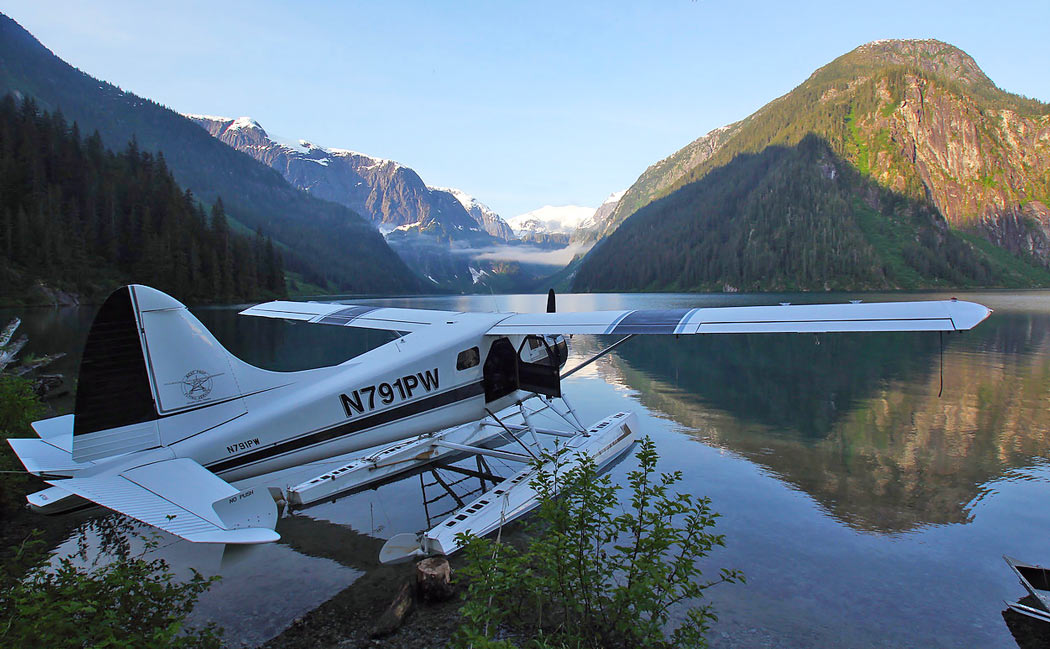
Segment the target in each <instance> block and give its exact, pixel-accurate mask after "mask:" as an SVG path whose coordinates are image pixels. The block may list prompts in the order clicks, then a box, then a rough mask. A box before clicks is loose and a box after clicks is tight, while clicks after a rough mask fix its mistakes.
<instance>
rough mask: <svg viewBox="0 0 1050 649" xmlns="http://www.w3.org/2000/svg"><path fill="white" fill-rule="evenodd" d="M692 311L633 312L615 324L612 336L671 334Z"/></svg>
mask: <svg viewBox="0 0 1050 649" xmlns="http://www.w3.org/2000/svg"><path fill="white" fill-rule="evenodd" d="M690 311H692V309H666V310H662V311H655V310H654V311H648V310H647V311H635V312H634V313H628V314H627V315H626V316H624V318H623V320H620V321H619V322H618V323H616V326H615V327H613V330H612V331H611V332H609V333H612V334H673V333H674V330H675V329H676V328H677V327H678V324H679V323H680V322H681V321H682V318H684V317H685V316H687V315H688V314H689V312H690Z"/></svg>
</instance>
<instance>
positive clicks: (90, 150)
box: [0, 95, 284, 305]
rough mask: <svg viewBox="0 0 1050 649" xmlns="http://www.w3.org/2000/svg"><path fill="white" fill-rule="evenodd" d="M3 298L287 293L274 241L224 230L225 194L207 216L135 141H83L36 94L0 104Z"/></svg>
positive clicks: (0, 294)
mask: <svg viewBox="0 0 1050 649" xmlns="http://www.w3.org/2000/svg"><path fill="white" fill-rule="evenodd" d="M0 251H2V254H0V286H3V287H4V288H3V291H0V303H3V304H7V305H11V304H18V303H20V302H30V303H32V302H35V301H39V300H40V298H41V297H42V296H40V295H38V293H39V291H40V289H39V288H38V284H37V282H38V281H40V282H43V283H44V285H45V286H47V287H48V288H50V289H58V290H62V291H67V292H72V293H76V294H78V295H80V296H83V297H85V298H86V299H97V298H101V297H105V295H107V294H108V293H109V292H110V291H112V290H113V289H114V288H116V287H117V286H119V285H120V284H125V283H129V282H135V283H142V284H149V285H151V286H155V287H157V288H159V289H161V290H164V291H167V292H169V293H171V294H173V295H176V296H178V297H179V299H181V300H184V301H190V302H193V301H214V300H223V301H227V302H229V301H234V300H242V299H249V298H263V297H270V296H276V295H282V294H283V293H284V269H283V264H282V262H281V256H280V254H279V253H278V252H277V251H276V250H275V249H274V245H273V242H272V241H271V240H270V239H269V238H268V237H265V236H264V235H263V233H262V232H261V231H256V233H255V234H254V235H241V234H237V233H233V232H231V231H230V227H229V225H228V224H227V222H226V215H225V212H224V209H223V203H222V200H221V199H216V201H215V204H214V206H213V207H212V209H211V213H210V215H208V214H206V213H205V210H204V207H203V206H202V205H201V203H200V202H199V201H197V199H196V198H195V197H194V196H193V194H192V193H191V192H189V191H183V190H182V189H181V188H180V187H179V186H178V184H177V183H176V182H175V179H174V178H173V177H172V174H171V172H170V171H169V170H168V167H167V164H166V162H165V160H164V157H163V156H162V155H157V156H154V155H153V154H150V153H146V152H143V151H141V150H140V149H139V147H138V145H137V144H136V143H135V142H134V141H133V142H131V143H130V144H129V145H128V146H127V148H126V149H125V150H124V151H123V152H122V153H119V154H116V153H113V152H111V151H109V150H107V149H106V148H105V147H104V146H103V144H102V139H101V138H100V137H99V135H98V133H95V134H93V135H91V136H89V137H87V138H84V139H82V138H81V135H80V132H79V128H78V127H77V126H76V125H75V124H74V125H73V126H72V127H70V125H69V124H68V123H67V122H66V121H65V119H64V118H63V116H62V115H61V114H59V113H55V114H48V113H40V112H38V111H37V108H36V105H35V104H34V102H33V101H32V100H26V101H23V102H21V103H20V104H19V103H16V102H15V100H14V98H13V97H11V96H10V95H8V96H7V97H5V98H4V99H3V100H2V101H0Z"/></svg>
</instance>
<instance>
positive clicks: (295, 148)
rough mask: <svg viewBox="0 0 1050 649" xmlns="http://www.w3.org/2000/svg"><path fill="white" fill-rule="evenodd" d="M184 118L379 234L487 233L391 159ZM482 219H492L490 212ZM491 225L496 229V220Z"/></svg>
mask: <svg viewBox="0 0 1050 649" xmlns="http://www.w3.org/2000/svg"><path fill="white" fill-rule="evenodd" d="M186 117H188V118H190V119H192V120H193V121H195V122H196V123H197V124H199V125H200V126H202V127H203V128H204V129H205V130H207V131H208V132H209V133H210V134H211V135H212V136H213V137H216V138H218V139H219V140H221V141H223V142H225V143H226V144H228V145H230V146H232V147H233V148H235V149H237V150H239V151H242V152H244V153H247V154H248V155H250V156H252V157H253V158H255V159H256V160H259V161H260V162H263V163H265V164H267V165H269V166H271V167H273V168H274V169H276V170H277V171H279V172H280V173H281V175H282V176H284V177H285V179H287V180H288V181H289V182H290V183H292V184H293V185H294V186H296V187H298V188H300V189H303V190H306V191H308V192H310V193H311V194H313V195H315V196H317V197H319V198H323V199H325V200H330V201H333V202H335V203H340V204H342V205H346V206H347V207H350V208H351V209H353V210H355V211H356V212H358V213H359V214H361V215H362V216H365V217H366V218H369V219H370V220H371V221H372V223H373V225H375V226H376V228H378V229H379V230H380V231H382V232H384V233H389V232H391V231H393V230H411V229H416V230H418V231H419V232H424V233H429V234H433V235H435V236H439V237H441V238H443V239H446V240H458V239H463V238H464V237H467V238H470V239H475V238H478V237H479V236H480V237H482V238H484V237H486V236H488V232H487V230H488V229H489V226H488V223H486V218H485V215H484V214H483V213H481V212H480V211H479V212H478V213H477V214H472V213H470V212H469V211H468V207H467V206H465V205H463V204H462V203H461V202H460V200H458V198H457V197H456V196H454V195H453V194H452V193H451V192H450V191H449V190H444V189H435V188H430V187H427V185H426V184H425V183H424V182H423V180H422V179H421V178H420V177H419V174H417V173H416V172H415V171H413V170H412V169H411V168H409V167H406V166H405V165H402V164H400V163H398V162H395V161H393V160H386V159H384V158H377V157H374V156H370V155H367V154H364V153H359V152H357V151H351V150H349V149H339V148H333V147H326V146H321V145H318V144H314V143H312V142H309V141H307V140H289V139H284V138H279V137H273V136H271V135H269V134H268V133H267V132H266V130H265V129H263V127H262V125H261V124H259V122H257V121H255V120H254V119H252V118H250V117H238V118H230V117H218V116H214V115H186ZM478 205H481V204H480V203H478ZM488 211H489V212H491V210H488ZM492 216H495V219H499V216H498V215H495V214H493V215H492ZM488 220H489V221H490V222H491V221H493V219H492V217H491V216H490V217H489V218H488ZM494 229H495V230H496V231H497V232H498V231H499V227H498V223H497V226H496V227H495V228H494ZM506 230H507V231H509V228H506ZM491 236H495V237H497V238H501V239H505V238H506V237H500V235H499V234H495V235H491Z"/></svg>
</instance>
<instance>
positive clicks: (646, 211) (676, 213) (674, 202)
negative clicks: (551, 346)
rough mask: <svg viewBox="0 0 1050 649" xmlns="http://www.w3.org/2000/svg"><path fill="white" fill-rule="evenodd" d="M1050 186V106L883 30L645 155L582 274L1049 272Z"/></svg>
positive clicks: (714, 282) (882, 276)
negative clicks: (731, 114)
mask: <svg viewBox="0 0 1050 649" xmlns="http://www.w3.org/2000/svg"><path fill="white" fill-rule="evenodd" d="M716 172H717V173H718V182H719V183H722V186H716V183H715V182H714V181H711V180H708V179H709V178H710V177H711V176H712V174H715V173H716ZM730 188H732V189H730ZM762 192H765V193H762ZM1048 204H1050V106H1048V105H1047V104H1044V103H1042V102H1039V101H1036V100H1032V99H1027V98H1024V97H1019V96H1017V95H1012V94H1009V93H1007V92H1004V91H1003V90H1000V89H999V88H997V87H996V86H995V85H994V84H993V83H992V82H991V80H989V79H988V77H987V76H986V75H985V74H984V73H983V72H982V71H981V70H980V68H979V67H978V65H977V64H976V62H974V61H973V59H972V58H970V57H969V56H968V55H967V54H965V53H964V52H962V51H961V50H959V49H958V48H955V47H952V46H951V45H948V44H945V43H942V42H940V41H934V40H911V41H901V40H894V41H878V42H875V43H869V44H867V45H863V46H861V47H859V48H857V49H855V50H853V51H852V52H849V53H847V54H845V55H843V56H841V57H839V58H838V59H836V60H835V61H832V62H831V63H829V64H828V65H826V66H824V67H822V68H820V69H819V70H817V71H816V72H814V73H813V75H811V76H810V77H809V79H807V80H806V81H805V82H803V83H802V84H801V85H799V86H798V87H797V88H795V89H794V90H792V91H791V92H790V93H788V94H786V95H784V96H782V97H780V98H778V99H776V100H774V101H772V102H770V103H769V104H767V105H766V106H764V107H763V108H761V109H759V110H758V111H757V112H755V113H754V114H752V115H750V116H749V117H747V118H745V119H743V120H741V121H740V122H736V123H734V124H731V125H729V126H726V127H723V128H722V129H716V130H715V131H712V132H711V133H709V134H707V135H705V136H704V137H702V138H700V139H698V140H696V141H694V142H693V143H691V144H690V145H688V146H686V147H685V148H683V149H682V150H680V151H678V152H676V153H675V154H673V155H671V156H669V157H668V158H666V159H664V160H662V161H660V162H658V163H656V164H654V165H653V166H651V167H650V168H649V169H647V170H646V172H645V173H643V174H642V176H641V177H639V179H638V181H636V183H635V184H634V185H632V187H631V188H630V189H628V191H627V193H626V194H625V195H624V197H623V199H622V200H621V201H620V203H619V205H618V206H617V208H616V210H615V211H614V214H613V216H612V217H611V218H610V221H609V226H608V227H607V228H606V230H605V232H606V235H607V236H606V238H605V239H603V240H602V241H601V242H600V243H599V244H598V245H597V246H596V247H595V248H594V249H592V251H591V253H589V255H588V257H587V258H586V259H585V260H584V261H583V263H582V264H581V265H580V268H579V271H578V274H577V276H576V280H575V283H574V287H575V288H576V289H577V290H616V289H621V290H622V289H641V288H646V289H652V290H672V289H674V290H689V289H700V288H704V289H713V288H725V289H727V290H728V289H732V288H740V289H747V290H773V289H779V288H795V289H806V290H821V289H824V288H835V287H841V288H922V287H930V286H1042V285H1047V284H1050V274H1048V273H1047V271H1046V268H1047V266H1048V263H1050V208H1048V207H1047V205H1048ZM617 224H618V227H616V226H617ZM614 227H615V228H616V229H615V231H614V232H612V233H611V234H609V231H610V230H611V229H612V228H614ZM672 233H673V234H672ZM789 251H790V252H789ZM697 255H700V257H697ZM624 260H627V261H629V262H630V263H629V264H624V263H623V262H624ZM614 262H615V264H616V265H617V269H616V270H617V272H615V273H609V272H607V271H609V270H610V264H613V263H614ZM635 271H637V272H635ZM760 271H761V272H760ZM611 275H617V279H615V280H614V279H613V278H612V277H611Z"/></svg>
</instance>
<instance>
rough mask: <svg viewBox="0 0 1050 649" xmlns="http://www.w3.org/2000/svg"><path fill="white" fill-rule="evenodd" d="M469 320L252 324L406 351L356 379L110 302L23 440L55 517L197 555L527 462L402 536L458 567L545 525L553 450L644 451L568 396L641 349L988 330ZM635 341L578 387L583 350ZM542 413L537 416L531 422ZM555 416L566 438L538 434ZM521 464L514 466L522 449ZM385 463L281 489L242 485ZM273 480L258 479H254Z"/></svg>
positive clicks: (820, 309)
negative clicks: (326, 466) (300, 510)
mask: <svg viewBox="0 0 1050 649" xmlns="http://www.w3.org/2000/svg"><path fill="white" fill-rule="evenodd" d="M554 306H555V305H554V294H553V291H552V292H551V293H550V295H549V296H548V306H547V312H545V313H464V312H453V311H435V310H426V309H402V308H387V307H375V306H366V305H348V304H328V303H317V302H291V301H276V302H268V303H265V304H259V305H257V306H253V307H251V308H248V309H246V310H244V311H242V312H241V315H245V316H256V317H264V318H279V319H283V320H291V321H302V322H308V323H312V324H318V325H329V326H333V325H334V326H346V327H364V328H371V329H385V330H388V331H393V332H397V333H398V335H399V337H398V338H396V339H395V340H393V341H391V342H389V343H386V344H384V345H382V346H380V347H378V348H376V349H373V350H371V351H369V352H366V353H365V354H362V355H360V356H357V357H355V358H352V359H350V360H347V361H345V362H343V363H341V364H339V365H334V366H331V367H321V368H317V369H310V370H304V371H297V372H272V371H267V370H263V369H260V368H257V367H254V366H252V365H249V364H248V363H245V362H244V361H242V360H240V359H238V358H237V357H235V356H233V355H232V354H231V353H230V352H228V351H227V350H226V349H225V348H223V346H222V345H221V344H220V343H219V342H218V341H217V340H216V339H215V337H214V336H213V335H212V334H211V333H210V332H209V331H208V330H207V329H206V328H205V327H204V326H203V325H202V324H201V323H200V321H199V320H197V318H195V317H194V316H193V315H192V314H191V313H190V312H189V310H188V309H187V308H186V307H185V306H184V305H183V304H181V303H180V302H178V301H177V300H175V299H174V298H172V297H170V296H168V295H166V294H165V293H162V292H161V291H158V290H156V289H153V288H149V287H146V286H141V285H131V286H125V287H123V288H120V289H118V290H117V291H115V292H114V293H113V294H112V295H110V296H109V298H108V299H107V300H106V301H105V302H104V303H103V305H102V307H101V308H100V309H99V312H98V315H97V316H96V317H95V320H94V322H93V323H92V326H91V329H90V331H89V333H88V337H87V342H86V344H85V347H84V354H83V360H82V362H81V368H80V374H79V379H78V382H77V394H76V405H75V408H74V414H71V415H64V416H61V417H54V418H51V419H44V420H41V421H37V422H34V423H33V424H32V427H33V430H34V431H35V432H36V433H37V435H38V436H39V437H38V438H30V439H9V440H8V442H9V443H10V444H11V447H12V448H13V449H14V451H15V453H16V454H17V455H18V457H19V459H20V460H21V461H22V464H23V465H25V468H26V470H27V471H28V472H30V473H32V474H33V475H36V476H39V477H41V478H43V479H44V480H45V481H46V482H47V483H48V484H50V485H51V487H50V488H47V489H44V490H42V491H38V492H36V493H33V494H30V495H29V496H28V497H27V498H28V501H29V505H30V506H31V507H32V508H33V509H35V510H37V511H39V512H42V513H45V514H54V513H63V512H68V511H72V510H75V509H78V508H83V507H87V506H93V505H94V504H97V505H102V506H103V507H107V508H109V509H112V510H114V511H117V512H120V513H123V514H126V515H128V516H130V517H132V518H135V519H137V520H139V521H141V522H143V523H146V524H149V525H152V526H155V527H158V528H160V529H162V530H165V531H167V532H170V533H171V534H174V535H176V536H179V537H181V538H183V539H186V540H188V541H192V542H198V543H230V544H252V543H266V542H271V541H276V540H278V539H279V538H280V536H279V535H278V534H277V532H276V531H275V530H274V528H275V526H276V523H277V519H278V508H277V504H276V503H277V501H278V500H279V499H284V500H285V501H286V502H288V503H289V504H290V505H292V506H305V505H309V504H310V503H313V502H317V501H319V500H323V499H329V498H332V497H333V496H335V495H337V494H340V493H343V492H346V491H348V490H351V489H355V488H358V487H361V486H363V485H368V484H373V483H376V482H379V481H382V480H387V479H390V478H392V477H393V476H396V475H399V474H402V473H404V472H407V471H412V470H418V469H419V468H420V467H424V466H427V465H431V464H433V463H435V462H439V461H445V460H448V459H451V458H462V457H463V456H464V454H473V455H477V456H480V457H484V456H490V457H496V458H499V459H501V460H507V461H516V462H520V463H522V465H523V466H524V468H523V469H522V470H521V471H519V472H518V473H516V474H514V475H512V476H510V477H508V478H506V479H504V480H502V481H501V482H498V484H496V485H495V486H494V487H493V488H492V489H490V490H488V491H486V492H485V493H482V495H480V496H479V497H478V498H477V499H475V500H474V501H473V502H469V503H463V506H462V507H460V508H459V510H458V511H456V512H454V513H453V514H452V515H450V516H449V517H448V518H446V519H444V520H443V521H442V522H440V523H438V524H437V525H436V526H435V527H433V528H431V529H430V530H426V531H423V532H420V533H407V534H399V535H397V536H395V537H394V538H392V539H390V541H388V542H387V544H386V546H385V547H384V548H383V550H382V552H381V559H382V560H383V561H386V562H392V561H404V560H409V559H411V558H413V557H416V556H424V555H431V554H450V553H451V552H454V551H455V550H456V549H457V548H458V545H457V543H456V540H455V536H456V534H457V533H459V532H462V531H467V530H469V531H471V532H473V533H474V534H478V535H482V534H486V533H488V532H490V531H492V530H494V529H496V527H498V526H500V525H503V524H505V523H506V522H508V521H510V520H513V519H515V518H517V517H519V516H521V515H523V514H524V513H526V512H528V511H529V510H531V509H532V508H534V507H535V506H536V504H537V497H536V494H535V491H534V490H533V488H532V486H531V484H530V482H531V480H532V476H534V475H535V470H536V466H535V462H534V459H535V457H537V456H538V454H539V453H538V452H539V449H540V447H541V446H540V443H539V436H555V437H557V438H559V445H560V446H561V447H563V448H566V449H569V450H570V451H573V453H571V455H572V456H573V458H577V459H570V461H578V457H579V454H587V455H588V456H589V457H591V458H593V459H594V461H595V462H596V463H597V464H598V465H599V466H604V465H607V464H608V463H609V462H611V461H612V460H614V459H615V458H617V457H619V456H621V455H622V454H623V453H625V452H626V451H627V450H628V449H629V448H630V447H631V445H632V444H633V443H634V441H635V438H636V435H637V431H638V423H637V417H636V416H635V415H634V414H633V413H630V412H620V413H615V414H612V415H610V416H608V417H606V418H604V419H602V420H601V421H599V422H596V423H594V424H593V425H591V426H584V425H582V423H581V422H580V421H579V418H578V417H577V416H576V411H575V410H574V409H573V407H572V406H571V404H570V403H569V401H568V400H567V399H566V398H565V395H564V394H562V390H561V381H562V379H563V378H565V377H567V376H569V375H570V374H572V373H573V372H575V371H576V370H578V369H580V368H581V367H583V366H585V365H587V364H589V363H591V362H593V361H595V360H597V359H598V358H599V357H601V356H602V355H604V354H606V353H608V352H609V351H611V350H612V349H613V348H615V347H616V346H617V345H619V344H621V343H622V342H624V341H625V340H627V339H629V338H630V337H632V336H635V335H649V334H661V335H686V334H688V335H692V334H739V333H831V332H872V331H873V332H889V331H941V332H943V331H962V330H967V329H971V328H972V327H974V326H976V325H977V324H978V323H980V322H981V321H982V320H984V319H985V318H987V317H988V315H989V313H990V311H989V309H987V308H986V307H984V306H982V305H980V304H974V303H971V302H964V301H958V300H954V299H952V300H943V301H921V302H892V303H861V302H853V303H849V304H813V305H787V304H781V305H778V306H747V307H717V308H694V309H665V310H622V311H593V312H556V310H555V308H554ZM571 334H593V335H611V336H619V337H620V338H619V340H617V341H616V342H615V343H614V344H612V345H610V346H609V347H607V348H606V349H604V350H602V351H601V352H599V353H598V354H595V355H594V356H592V357H591V358H589V359H587V360H586V361H584V362H582V363H581V364H580V365H578V366H576V367H574V368H573V369H571V370H568V371H565V372H563V368H564V365H565V362H566V359H567V358H568V347H567V340H566V336H569V335H571ZM527 404H529V405H527ZM540 412H550V413H554V414H555V415H557V416H559V417H560V418H561V419H562V420H564V421H565V422H566V424H567V425H568V430H557V429H551V428H542V427H537V426H535V425H534V423H533V422H534V420H535V416H536V415H537V414H539V413H540ZM508 449H512V450H508ZM366 450H371V452H370V453H369V454H367V455H364V456H360V457H356V458H355V459H353V460H350V461H348V463H347V464H345V465H343V466H341V467H339V468H337V469H334V470H330V471H328V472H326V473H324V474H323V475H319V476H317V477H315V478H313V479H311V480H308V481H306V482H303V483H302V484H299V485H295V486H291V487H289V488H287V489H284V488H282V487H280V486H274V487H269V488H258V487H255V488H249V489H239V488H237V487H235V486H234V484H235V483H237V482H240V481H245V480H247V479H249V478H253V477H255V476H260V475H263V474H268V473H271V472H274V471H277V470H280V469H286V468H290V467H297V466H302V465H308V464H311V463H315V462H318V461H321V460H325V459H327V458H332V457H335V456H340V455H344V454H351V453H355V452H359V451H366ZM256 482H257V481H256Z"/></svg>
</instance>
